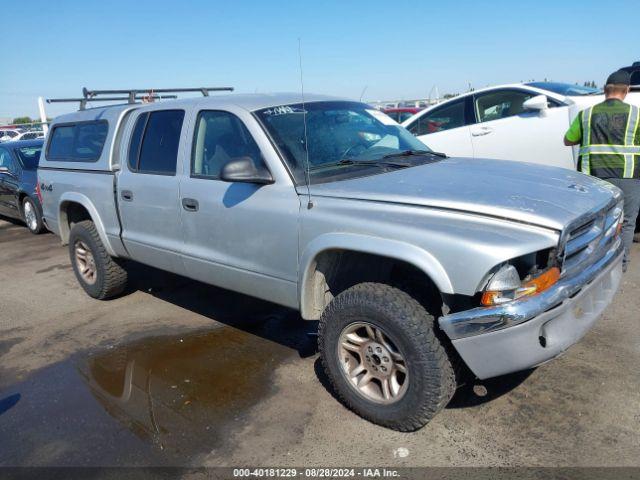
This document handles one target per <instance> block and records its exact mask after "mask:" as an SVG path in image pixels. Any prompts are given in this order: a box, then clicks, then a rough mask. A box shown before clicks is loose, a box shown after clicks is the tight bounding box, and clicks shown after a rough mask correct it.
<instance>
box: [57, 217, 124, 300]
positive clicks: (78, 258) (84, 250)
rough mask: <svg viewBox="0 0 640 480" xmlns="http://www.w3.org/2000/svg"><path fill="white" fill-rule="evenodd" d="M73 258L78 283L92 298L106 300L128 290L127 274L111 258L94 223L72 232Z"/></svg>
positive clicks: (86, 221) (70, 248)
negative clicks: (125, 289) (126, 288)
mask: <svg viewBox="0 0 640 480" xmlns="http://www.w3.org/2000/svg"><path fill="white" fill-rule="evenodd" d="M69 255H70V257H71V264H72V265H73V271H74V273H75V275H76V278H77V279H78V282H79V283H80V285H81V286H82V288H83V289H84V291H85V292H87V294H89V295H90V296H91V297H93V298H97V299H99V300H104V299H107V298H110V297H113V296H115V295H118V294H119V293H121V292H122V291H123V290H124V288H125V287H126V285H127V271H126V270H125V269H124V268H123V267H122V266H121V265H120V264H119V263H118V262H117V261H116V260H115V259H114V258H112V257H111V256H110V255H109V253H108V252H107V250H106V248H105V247H104V245H103V244H102V241H101V240H100V236H99V235H98V231H97V230H96V227H95V225H94V224H93V222H92V221H91V220H84V221H82V222H79V223H77V224H76V225H74V226H73V228H72V229H71V232H70V234H69Z"/></svg>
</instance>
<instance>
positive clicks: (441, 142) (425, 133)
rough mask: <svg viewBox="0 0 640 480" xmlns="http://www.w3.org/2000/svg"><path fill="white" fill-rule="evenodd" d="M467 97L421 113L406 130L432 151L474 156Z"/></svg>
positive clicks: (457, 155)
mask: <svg viewBox="0 0 640 480" xmlns="http://www.w3.org/2000/svg"><path fill="white" fill-rule="evenodd" d="M465 102H466V98H461V99H459V100H455V101H451V102H447V103H446V104H444V105H441V106H439V107H436V108H434V109H433V110H430V111H429V112H427V113H425V114H423V115H421V116H420V117H418V118H416V119H414V120H413V122H412V123H411V124H409V125H407V129H408V130H409V131H410V132H411V133H413V134H414V135H415V136H416V137H418V139H419V140H420V141H421V142H422V143H424V144H425V145H427V146H428V147H429V148H430V149H431V150H435V151H436V152H442V153H446V154H447V155H449V156H451V157H473V145H472V144H471V134H470V133H469V127H468V124H469V119H468V118H467V116H468V115H467V113H466V110H467V108H466V104H465Z"/></svg>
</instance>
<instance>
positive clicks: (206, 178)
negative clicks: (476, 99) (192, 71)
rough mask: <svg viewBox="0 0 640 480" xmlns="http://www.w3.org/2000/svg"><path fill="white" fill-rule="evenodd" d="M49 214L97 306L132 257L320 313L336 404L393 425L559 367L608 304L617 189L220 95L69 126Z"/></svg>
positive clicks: (322, 104) (287, 103)
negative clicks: (497, 383) (461, 396)
mask: <svg viewBox="0 0 640 480" xmlns="http://www.w3.org/2000/svg"><path fill="white" fill-rule="evenodd" d="M38 172H39V182H40V190H41V192H42V197H43V209H44V220H45V223H46V225H47V226H48V228H49V229H50V230H52V231H53V232H55V233H56V234H58V235H59V236H60V237H61V239H62V242H63V243H64V244H68V245H69V252H70V258H71V262H72V264H73V268H74V271H75V274H76V277H77V279H78V281H79V283H80V285H81V286H82V287H83V288H84V289H85V291H86V292H87V293H88V294H89V295H91V296H92V297H94V298H98V299H106V298H109V297H113V296H115V295H118V294H119V293H121V292H122V291H123V288H124V286H125V283H126V280H127V272H126V269H125V268H124V267H123V264H122V262H121V259H126V258H131V259H134V260H137V261H139V262H142V263H145V264H148V265H152V266H154V267H158V268H161V269H165V270H168V271H171V272H174V273H177V274H180V275H184V276H187V277H190V278H193V279H197V280H200V281H203V282H207V283H209V284H212V285H217V286H221V287H224V288H227V289H231V290H235V291H238V292H242V293H245V294H248V295H252V296H255V297H259V298H262V299H266V300H269V301H271V302H274V303H277V304H281V305H285V306H287V307H291V308H294V309H298V310H299V311H300V312H301V316H302V318H304V319H305V320H319V321H320V326H319V348H320V353H321V358H322V363H323V365H324V368H325V371H326V373H327V376H328V377H329V379H330V380H331V383H332V385H333V388H334V389H335V391H336V393H337V395H338V396H339V398H341V399H342V401H343V402H344V403H345V405H347V406H348V407H349V408H351V409H352V410H353V411H355V412H356V413H358V414H359V415H361V416H363V417H364V418H366V419H368V420H370V421H372V422H375V423H378V424H380V425H384V426H386V427H390V428H393V429H397V430H403V431H409V430H415V429H418V428H420V427H422V426H423V425H425V424H426V423H427V422H428V421H429V420H430V419H431V418H433V416H434V415H435V414H436V413H437V412H438V411H439V410H440V409H442V408H443V407H444V406H445V405H446V404H447V402H448V401H449V400H450V399H451V397H452V395H453V393H454V390H455V388H456V385H457V383H458V378H457V377H456V372H458V371H460V370H463V369H462V368H458V367H461V366H466V367H468V369H469V370H470V371H471V372H473V374H475V375H476V376H477V377H478V378H480V379H485V378H489V377H494V376H498V375H502V374H506V373H510V372H514V371H518V370H522V369H527V368H530V367H534V366H536V365H539V364H541V363H543V362H545V361H547V360H550V359H552V358H554V357H556V356H558V355H560V354H561V353H563V352H564V351H565V350H566V349H567V348H569V347H570V346H571V345H573V344H574V343H576V342H577V341H578V340H579V339H580V338H581V337H582V336H583V335H584V334H585V333H586V332H587V331H588V330H589V329H590V328H591V326H592V325H593V323H594V322H595V321H596V320H597V318H598V317H599V316H600V314H601V313H602V311H603V310H604V309H605V308H606V307H607V305H608V304H609V303H610V302H611V299H612V298H613V296H614V294H615V292H616V289H617V287H618V284H619V281H620V276H621V258H622V257H621V255H622V246H621V242H620V238H619V226H620V222H621V213H622V202H621V195H620V191H619V190H618V189H616V188H615V187H613V186H612V185H610V184H609V183H607V182H604V181H600V180H598V179H595V178H591V177H588V176H585V175H582V174H580V173H577V172H571V171H567V170H563V169H559V168H553V167H543V166H538V165H531V164H524V163H517V162H508V161H490V160H479V159H459V158H447V157H446V155H443V154H440V153H436V152H432V151H430V150H429V149H428V148H427V147H425V145H423V144H422V143H420V142H419V141H418V140H416V139H415V138H414V137H413V136H412V135H411V134H410V133H409V132H408V131H406V130H405V129H404V128H402V127H400V126H399V125H398V124H396V123H395V122H394V121H393V120H391V119H390V118H388V117H387V116H385V115H384V114H383V113H381V112H378V111H376V110H374V109H372V108H371V107H369V106H368V105H365V104H362V103H358V102H352V101H347V100H340V99H336V98H331V97H324V96H317V95H313V96H307V97H306V98H305V101H304V102H303V101H302V100H301V98H300V96H299V95H295V94H279V95H224V96H223V95H221V96H215V97H205V98H192V99H186V100H175V101H165V102H160V103H152V104H147V105H143V104H138V103H130V104H125V105H118V106H110V107H101V108H94V109H88V110H81V111H78V112H76V113H72V114H69V115H64V116H62V117H59V118H57V119H56V120H55V121H54V122H53V124H52V127H51V131H50V133H49V135H48V138H47V143H46V150H45V152H44V153H43V156H42V158H41V162H40V167H39V171H38Z"/></svg>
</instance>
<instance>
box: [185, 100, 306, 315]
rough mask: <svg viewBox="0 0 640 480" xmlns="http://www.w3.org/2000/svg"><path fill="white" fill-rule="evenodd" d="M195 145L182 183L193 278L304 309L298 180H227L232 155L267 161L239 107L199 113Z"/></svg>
mask: <svg viewBox="0 0 640 480" xmlns="http://www.w3.org/2000/svg"><path fill="white" fill-rule="evenodd" d="M194 117H195V118H194V121H193V125H194V127H193V134H192V138H193V143H194V145H193V148H192V149H191V152H190V155H189V157H188V158H186V159H185V162H184V170H185V172H184V174H183V177H182V181H181V184H180V196H181V200H180V201H181V217H182V225H183V229H184V230H183V232H184V241H185V247H184V255H183V258H184V263H185V269H186V271H187V272H188V273H187V274H188V275H189V276H190V277H193V278H196V279H198V280H201V281H204V282H206V283H210V284H213V285H221V286H224V287H225V288H229V289H231V290H235V291H239V292H243V293H247V294H251V295H253V296H257V297H261V298H264V299H266V300H270V301H273V302H275V303H280V304H284V305H289V306H297V267H298V213H299V208H300V202H299V200H298V196H297V194H296V192H295V189H294V188H293V187H292V185H290V184H287V185H284V184H281V183H278V182H275V183H274V184H271V185H258V184H252V183H242V182H237V183H230V182H225V181H222V180H221V179H220V174H221V169H222V167H223V166H224V165H225V164H226V163H227V162H229V161H230V160H232V159H238V158H242V157H249V158H251V159H252V160H253V162H254V163H255V164H258V163H260V162H263V163H264V159H263V156H262V154H261V151H260V149H259V147H258V145H257V144H256V141H255V140H254V137H253V136H252V134H251V132H250V131H249V129H248V128H247V126H246V125H245V123H244V122H243V121H242V120H241V119H240V118H238V117H237V116H236V115H234V114H233V113H231V112H227V111H220V110H202V111H200V112H194Z"/></svg>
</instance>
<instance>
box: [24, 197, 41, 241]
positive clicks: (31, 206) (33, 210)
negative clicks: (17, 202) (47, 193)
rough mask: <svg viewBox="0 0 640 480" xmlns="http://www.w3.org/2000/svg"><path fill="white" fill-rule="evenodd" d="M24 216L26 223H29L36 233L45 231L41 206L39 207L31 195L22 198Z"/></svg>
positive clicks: (30, 229)
mask: <svg viewBox="0 0 640 480" xmlns="http://www.w3.org/2000/svg"><path fill="white" fill-rule="evenodd" d="M22 218H24V223H26V224H27V228H28V229H29V231H30V232H31V233H33V234H34V235H38V234H39V233H42V232H43V231H44V224H43V222H42V215H41V214H40V208H38V205H36V202H35V201H34V200H33V199H32V198H30V197H24V199H23V200H22Z"/></svg>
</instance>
